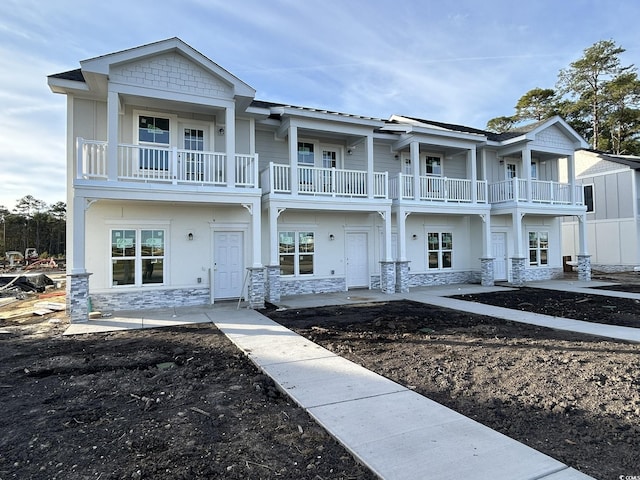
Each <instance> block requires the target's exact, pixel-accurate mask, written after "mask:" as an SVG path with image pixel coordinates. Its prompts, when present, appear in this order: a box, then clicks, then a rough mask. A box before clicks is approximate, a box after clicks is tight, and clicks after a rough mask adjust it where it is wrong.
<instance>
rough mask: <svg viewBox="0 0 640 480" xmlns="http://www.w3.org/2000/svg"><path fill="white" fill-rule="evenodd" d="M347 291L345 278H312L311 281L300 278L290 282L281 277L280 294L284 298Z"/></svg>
mask: <svg viewBox="0 0 640 480" xmlns="http://www.w3.org/2000/svg"><path fill="white" fill-rule="evenodd" d="M346 290H347V281H346V279H345V278H344V277H341V278H340V277H336V278H320V279H318V278H311V279H309V280H304V279H300V278H296V279H295V280H294V279H291V280H290V279H285V278H282V277H280V294H281V295H282V296H286V295H306V294H309V293H333V292H344V291H346Z"/></svg>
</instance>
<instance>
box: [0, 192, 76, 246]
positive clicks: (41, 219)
mask: <svg viewBox="0 0 640 480" xmlns="http://www.w3.org/2000/svg"><path fill="white" fill-rule="evenodd" d="M66 224H67V205H66V204H65V203H64V202H57V203H54V204H52V205H47V204H46V203H45V202H43V201H42V200H38V199H36V198H34V197H32V196H31V195H27V196H26V197H23V198H21V199H19V200H18V201H17V202H16V206H15V208H14V209H13V210H12V211H9V210H8V209H7V208H6V207H5V206H4V205H0V256H1V257H0V258H4V256H5V253H6V252H8V251H12V250H17V251H19V252H21V253H22V254H24V252H25V250H26V249H27V248H35V249H36V250H37V251H38V253H39V254H40V256H41V257H45V256H46V257H51V256H52V257H60V256H64V255H65V248H66V232H65V231H66Z"/></svg>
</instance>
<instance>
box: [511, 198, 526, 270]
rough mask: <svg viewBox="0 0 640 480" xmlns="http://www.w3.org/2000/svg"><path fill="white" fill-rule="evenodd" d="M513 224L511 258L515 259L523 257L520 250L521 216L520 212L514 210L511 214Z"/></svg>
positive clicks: (521, 249)
mask: <svg viewBox="0 0 640 480" xmlns="http://www.w3.org/2000/svg"><path fill="white" fill-rule="evenodd" d="M511 218H512V223H513V243H514V245H513V256H514V257H516V258H522V257H524V253H523V248H522V214H521V213H520V210H518V209H515V210H514V212H513V213H512V214H511Z"/></svg>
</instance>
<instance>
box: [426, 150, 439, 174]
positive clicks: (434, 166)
mask: <svg viewBox="0 0 640 480" xmlns="http://www.w3.org/2000/svg"><path fill="white" fill-rule="evenodd" d="M425 173H426V174H427V175H433V176H438V177H439V176H441V175H442V159H441V158H440V157H434V156H431V155H427V156H426V157H425Z"/></svg>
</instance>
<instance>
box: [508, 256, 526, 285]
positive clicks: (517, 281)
mask: <svg viewBox="0 0 640 480" xmlns="http://www.w3.org/2000/svg"><path fill="white" fill-rule="evenodd" d="M525 261H526V258H525V257H511V284H512V285H515V286H516V287H521V286H522V285H524V276H525Z"/></svg>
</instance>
